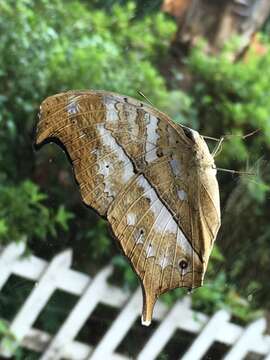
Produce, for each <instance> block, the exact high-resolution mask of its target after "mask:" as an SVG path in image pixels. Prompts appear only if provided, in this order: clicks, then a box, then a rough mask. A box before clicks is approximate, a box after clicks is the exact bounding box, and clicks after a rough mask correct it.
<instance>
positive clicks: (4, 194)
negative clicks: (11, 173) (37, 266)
mask: <svg viewBox="0 0 270 360" xmlns="http://www.w3.org/2000/svg"><path fill="white" fill-rule="evenodd" d="M46 198H47V196H46V195H45V194H43V193H42V192H40V190H39V188H38V186H37V185H36V184H34V183H33V182H31V181H29V180H25V181H23V182H22V183H21V184H18V185H17V186H12V185H11V186H9V185H6V184H4V185H0V243H1V244H5V243H8V242H10V241H18V240H22V239H23V238H30V239H31V238H37V239H40V240H45V239H46V237H47V236H53V237H56V235H57V226H58V227H60V228H62V229H63V230H65V231H66V230H67V229H68V221H69V220H70V219H71V218H72V217H73V215H72V214H71V213H70V212H68V211H67V210H66V209H65V208H64V206H63V205H60V206H59V208H58V209H56V210H54V209H49V208H48V207H46V206H45V204H44V200H45V199H46ZM15 224H16V226H15Z"/></svg>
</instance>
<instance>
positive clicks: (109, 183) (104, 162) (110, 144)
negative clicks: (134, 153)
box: [97, 124, 134, 196]
mask: <svg viewBox="0 0 270 360" xmlns="http://www.w3.org/2000/svg"><path fill="white" fill-rule="evenodd" d="M97 131H98V133H99V136H100V139H101V141H102V143H103V145H104V146H105V147H107V148H108V150H109V151H112V155H113V157H114V159H113V161H112V162H113V164H112V162H110V158H109V157H107V158H105V159H99V158H97V162H98V164H99V173H100V174H101V175H103V176H104V183H105V189H104V191H105V192H107V193H108V194H109V196H115V195H116V193H115V191H114V189H113V187H114V186H113V184H114V183H115V174H114V173H115V169H116V168H119V164H118V162H121V163H122V165H123V166H122V170H123V171H122V172H120V173H119V172H118V173H117V180H116V181H117V182H118V184H119V185H121V184H123V185H124V184H125V183H127V182H128V181H129V180H130V179H131V178H132V176H133V175H134V171H133V166H132V163H131V161H130V160H129V158H128V156H127V155H126V154H125V152H124V150H123V149H122V147H121V146H120V145H118V144H117V142H116V141H115V139H114V138H113V136H112V135H111V133H110V131H108V130H107V129H105V127H104V124H98V125H97ZM115 157H116V158H117V160H118V161H117V162H115Z"/></svg>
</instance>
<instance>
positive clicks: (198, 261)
mask: <svg viewBox="0 0 270 360" xmlns="http://www.w3.org/2000/svg"><path fill="white" fill-rule="evenodd" d="M54 138H56V139H57V140H59V141H60V142H61V143H62V144H63V146H64V147H65V149H66V151H67V153H68V155H69V157H70V159H71V161H72V165H73V169H74V174H75V178H76V180H77V182H78V184H79V186H80V191H81V195H82V199H83V202H84V203H85V204H86V205H88V206H91V207H92V208H94V209H95V210H96V211H98V213H99V214H100V215H102V216H105V217H106V218H107V219H108V221H109V223H110V225H111V228H112V231H113V233H114V235H115V237H116V239H117V240H118V241H119V244H120V246H121V248H122V250H123V252H124V253H125V255H126V256H127V257H128V258H129V260H130V262H131V264H132V266H133V268H134V270H135V271H136V273H137V274H138V276H139V278H140V280H141V283H142V288H143V292H144V310H143V322H144V323H145V324H148V323H150V322H151V318H152V311H153V306H154V303H155V301H156V299H157V297H158V296H159V295H160V294H161V293H163V292H165V291H168V290H169V289H173V288H176V287H182V286H186V287H189V288H194V287H197V286H200V285H201V284H202V280H203V276H204V273H205V270H206V265H207V262H208V258H209V255H210V251H211V248H212V244H213V242H214V240H215V237H216V234H217V231H218V228H219V225H220V212H219V192H218V185H217V181H216V177H215V170H214V169H213V166H214V161H213V158H212V156H211V155H210V153H209V150H208V148H207V145H206V144H205V142H204V140H203V139H202V137H201V136H200V135H199V134H198V133H197V132H195V131H192V130H190V129H187V128H185V127H182V126H180V125H176V124H174V123H173V122H172V121H171V120H170V119H169V118H168V117H167V116H166V115H165V114H163V113H162V112H160V111H158V110H156V109H155V108H153V107H151V106H148V105H147V104H144V103H141V102H139V101H137V100H135V99H133V98H130V97H124V96H121V95H118V94H114V93H108V92H104V91H73V92H67V93H62V94H58V95H55V96H52V97H49V98H47V99H46V100H45V101H44V102H43V103H42V105H41V111H40V120H39V122H38V126H37V138H36V143H37V144H40V143H42V142H43V141H45V140H47V139H54Z"/></svg>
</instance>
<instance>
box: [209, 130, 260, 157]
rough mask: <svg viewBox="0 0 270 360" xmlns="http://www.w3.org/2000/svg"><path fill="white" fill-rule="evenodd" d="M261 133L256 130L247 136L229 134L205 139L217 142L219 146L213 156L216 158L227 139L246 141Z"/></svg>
mask: <svg viewBox="0 0 270 360" xmlns="http://www.w3.org/2000/svg"><path fill="white" fill-rule="evenodd" d="M259 131H261V129H256V130H254V131H252V132H250V133H248V134H245V135H239V134H227V135H224V136H222V137H221V138H219V139H218V138H215V137H212V136H203V138H204V139H206V140H213V141H217V142H218V144H217V146H216V147H215V149H214V150H213V152H212V156H213V157H216V156H217V155H218V154H220V152H221V150H222V143H223V141H224V140H226V139H227V138H231V137H240V138H241V139H242V140H245V139H246V138H248V137H250V136H253V135H255V134H257V133H258V132H259Z"/></svg>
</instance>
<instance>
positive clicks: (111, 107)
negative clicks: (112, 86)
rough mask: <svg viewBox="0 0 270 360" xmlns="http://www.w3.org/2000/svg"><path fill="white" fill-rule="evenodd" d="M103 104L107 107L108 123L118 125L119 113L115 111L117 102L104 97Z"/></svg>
mask: <svg viewBox="0 0 270 360" xmlns="http://www.w3.org/2000/svg"><path fill="white" fill-rule="evenodd" d="M103 103H104V105H105V107H106V121H108V122H111V123H116V122H117V121H118V113H117V111H116V109H115V104H116V100H115V99H113V98H111V97H108V96H104V98H103Z"/></svg>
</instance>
